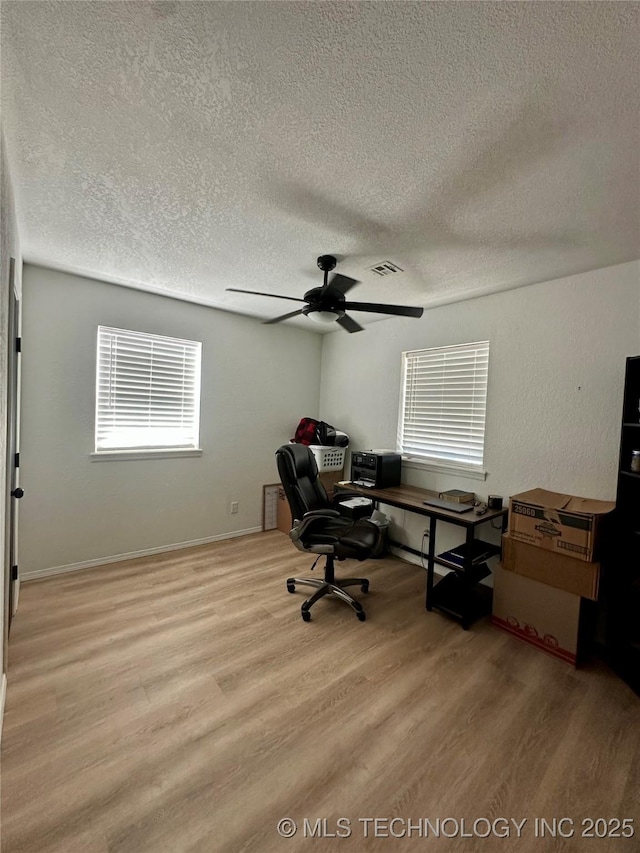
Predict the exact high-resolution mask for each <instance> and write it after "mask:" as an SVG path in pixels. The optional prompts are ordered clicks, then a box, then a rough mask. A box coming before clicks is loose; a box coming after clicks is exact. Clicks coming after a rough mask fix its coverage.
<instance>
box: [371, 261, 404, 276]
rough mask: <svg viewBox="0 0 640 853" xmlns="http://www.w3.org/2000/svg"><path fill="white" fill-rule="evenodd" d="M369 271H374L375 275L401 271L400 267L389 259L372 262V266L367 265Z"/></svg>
mask: <svg viewBox="0 0 640 853" xmlns="http://www.w3.org/2000/svg"><path fill="white" fill-rule="evenodd" d="M369 271H370V272H374V273H375V274H376V275H393V274H394V273H398V272H402V271H403V270H402V267H399V266H398V264H394V263H392V262H391V261H380V263H379V264H374V266H372V267H369Z"/></svg>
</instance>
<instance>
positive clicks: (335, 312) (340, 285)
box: [227, 255, 424, 334]
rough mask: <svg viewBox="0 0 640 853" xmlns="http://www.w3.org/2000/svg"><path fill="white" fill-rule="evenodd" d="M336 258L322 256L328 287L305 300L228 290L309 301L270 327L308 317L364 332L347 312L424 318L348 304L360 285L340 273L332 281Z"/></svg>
mask: <svg viewBox="0 0 640 853" xmlns="http://www.w3.org/2000/svg"><path fill="white" fill-rule="evenodd" d="M336 263H337V262H336V259H335V258H334V256H333V255H320V257H319V258H318V266H319V267H320V269H321V270H322V271H323V272H324V284H323V285H322V287H313V288H312V289H311V290H308V291H307V292H306V293H305V295H304V298H303V299H297V298H296V297H293V296H282V295H280V294H277V293H260V292H258V291H256V290H240V289H239V288H237V287H228V288H227V290H229V291H233V292H234V293H251V294H254V295H257V296H272V297H273V298H274V299H288V300H289V301H290V302H306V305H305V306H304V308H300V309H299V310H297V311H291V312H290V313H289V314H282V315H281V316H280V317H274V318H273V319H271V320H263V322H264V323H266V324H273V323H280V322H282V321H283V320H289V319H290V318H291V317H298V316H299V315H300V314H304V316H305V317H309V319H310V320H313V322H314V323H318V324H319V325H322V326H328V325H330V324H331V323H334V322H336V323H338V325H339V326H341V327H342V328H343V329H344V330H345V331H346V332H349V333H351V334H352V333H353V332H362V331H363V327H362V326H361V325H360V324H359V323H356V321H355V320H354V319H353V318H352V317H350V316H349V315H348V314H347V313H346V312H347V311H365V312H367V313H369V314H390V315H393V316H396V317H422V314H423V311H424V308H412V307H409V306H406V305H386V304H382V303H380V302H347V300H346V298H345V296H346V294H347V292H348V291H349V290H351V288H352V287H355V285H356V284H359V282H358V281H356V280H355V279H354V278H348V277H347V276H345V275H340V274H339V273H337V274H336V275H334V276H333V278H332V279H331V281H329V273H330V272H331V270H333V269H334V268H335V266H336Z"/></svg>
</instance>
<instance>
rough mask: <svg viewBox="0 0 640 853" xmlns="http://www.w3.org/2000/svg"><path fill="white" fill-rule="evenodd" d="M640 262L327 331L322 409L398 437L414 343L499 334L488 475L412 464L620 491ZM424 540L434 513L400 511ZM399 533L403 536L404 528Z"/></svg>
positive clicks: (444, 480) (326, 416)
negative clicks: (405, 357) (406, 356)
mask: <svg viewBox="0 0 640 853" xmlns="http://www.w3.org/2000/svg"><path fill="white" fill-rule="evenodd" d="M639 310H640V262H632V263H627V264H621V265H619V266H615V267H608V268H606V269H601V270H596V271H593V272H588V273H583V274H580V275H575V276H571V277H569V278H564V279H558V280H556V281H550V282H545V283H542V284H536V285H532V286H530V287H524V288H520V289H518V290H512V291H509V292H506V293H499V294H495V295H492V296H485V297H481V298H478V299H473V300H468V301H466V302H460V303H457V304H454V305H447V306H443V307H440V308H435V309H432V310H428V311H426V312H425V314H424V316H423V317H422V319H421V320H409V319H395V318H394V319H389V320H384V321H381V322H379V323H376V324H374V325H372V326H370V327H369V328H367V329H366V331H364V332H361V333H359V334H354V335H347V334H344V332H342V331H337V332H334V333H332V334H330V335H327V336H325V338H324V342H323V350H322V384H321V394H320V416H321V418H322V419H323V420H326V421H328V422H329V423H332V424H334V425H335V426H339V427H340V428H341V429H344V430H346V431H347V432H348V433H349V434H350V436H351V439H352V447H353V448H356V449H366V448H392V449H394V448H395V447H396V431H397V421H398V403H399V398H400V378H401V377H400V361H401V353H402V352H403V351H404V350H411V349H421V348H426V347H436V346H445V345H449V344H457V343H463V342H467V341H481V340H489V341H490V342H491V351H490V361H489V389H488V401H487V402H488V414H487V423H486V438H485V443H486V452H485V466H486V469H487V471H488V476H487V478H486V480H485V481H484V482H482V481H478V480H472V479H466V478H464V477H455V476H452V475H444V474H435V473H428V472H425V471H417V470H415V469H413V470H410V469H408V468H407V469H404V470H403V481H404V482H407V483H411V484H413V485H416V486H421V487H423V488H433V489H437V490H440V489H445V488H468V489H469V490H470V491H474V492H476V494H477V495H479V496H481V497H483V498H484V497H486V496H487V495H488V494H499V495H503V496H505V497H506V496H508V495H510V494H515V493H516V492H520V491H523V490H524V489H529V488H533V487H535V486H541V487H544V488H547V489H552V490H554V491H561V492H568V493H573V494H576V495H582V496H585V497H594V498H602V499H613V498H614V497H615V484H616V469H617V460H618V446H619V437H620V418H621V412H622V391H623V380H624V360H625V357H626V356H629V355H637V354H638V353H639V352H640V325H639ZM398 520H399V521H402V522H404V523H405V524H406V527H407V528H408V529H409V530H410V531H412V536H410V537H409V538H412V541H411V542H410V544H412V545H414V546H415V547H417V544H419V540H417V536H418V533H419V532H420V531H422V530H424V527H425V524H424V520H422V521H421V520H420V519H416V517H415V516H414V517H413V518H412V519H398ZM394 533H396V534H399V531H398V530H394Z"/></svg>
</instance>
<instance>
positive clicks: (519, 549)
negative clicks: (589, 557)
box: [502, 533, 600, 601]
mask: <svg viewBox="0 0 640 853" xmlns="http://www.w3.org/2000/svg"><path fill="white" fill-rule="evenodd" d="M502 568H503V569H506V570H507V571H509V572H515V573H516V574H518V575H523V576H524V577H527V578H531V579H532V580H534V581H539V582H540V583H546V584H547V585H548V586H553V587H555V588H556V589H563V590H565V592H571V593H573V595H579V596H581V597H583V598H590V599H591V600H592V601H596V600H597V598H598V585H599V582H600V563H586V562H585V561H584V560H577V559H576V558H575V557H566V556H565V555H564V554H559V553H558V552H557V551H548V550H546V549H544V548H538V547H537V546H536V545H527V544H526V542H518V541H517V540H516V539H512V538H511V536H509V534H508V533H505V534H504V536H503V537H502Z"/></svg>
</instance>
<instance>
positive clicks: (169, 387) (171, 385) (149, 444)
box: [96, 326, 202, 453]
mask: <svg viewBox="0 0 640 853" xmlns="http://www.w3.org/2000/svg"><path fill="white" fill-rule="evenodd" d="M201 350H202V344H201V343H200V342H198V341H183V340H179V339H178V338H167V337H163V336H161V335H148V334H145V333H144V332H130V331H126V330H125V329H111V328H108V327H106V326H98V358H97V379H96V386H97V393H96V452H97V453H99V452H100V451H102V452H108V451H115V450H158V449H178V448H179V449H192V448H193V449H195V448H197V447H198V440H199V421H200V357H201Z"/></svg>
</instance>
